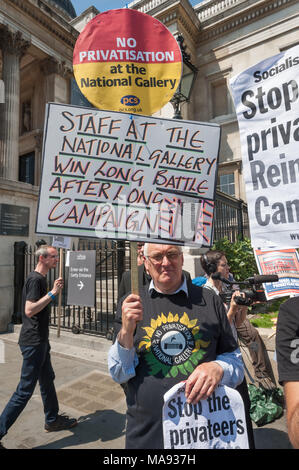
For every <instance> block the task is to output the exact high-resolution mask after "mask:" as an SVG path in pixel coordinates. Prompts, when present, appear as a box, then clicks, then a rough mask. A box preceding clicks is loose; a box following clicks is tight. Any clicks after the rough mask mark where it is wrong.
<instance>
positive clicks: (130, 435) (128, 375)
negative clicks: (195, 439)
mask: <svg viewBox="0 0 299 470" xmlns="http://www.w3.org/2000/svg"><path fill="white" fill-rule="evenodd" d="M144 255H145V267H146V269H147V270H148V272H149V274H150V276H151V278H152V281H151V282H150V284H149V286H148V285H147V286H143V287H142V288H141V289H140V295H134V294H131V295H129V296H128V297H126V298H125V299H124V300H123V302H120V303H119V305H118V310H117V315H116V322H115V329H116V332H117V338H116V341H115V343H114V344H113V345H112V346H111V348H110V351H109V370H110V373H111V375H112V377H113V379H114V380H115V381H116V382H118V383H126V382H127V385H128V392H127V405H128V411H127V433H126V448H144V449H145V448H151V449H159V448H160V449H161V448H163V447H164V443H163V426H162V409H163V396H164V394H165V393H166V392H167V390H169V389H170V388H171V387H173V386H174V385H175V384H177V383H179V382H180V381H182V380H184V381H186V385H185V396H186V399H187V402H188V403H192V404H196V403H198V402H199V400H203V399H206V398H207V397H209V396H211V395H212V394H213V392H214V391H215V389H216V387H217V385H218V384H222V385H228V386H229V387H233V388H234V387H235V386H237V385H238V384H239V383H240V382H241V381H242V380H243V377H244V373H243V365H242V360H241V354H240V351H239V350H238V347H237V344H236V342H235V340H234V338H233V336H232V333H231V328H230V326H229V323H228V321H227V317H226V314H225V311H224V308H223V305H222V303H221V301H220V300H219V299H218V298H217V297H216V296H214V295H213V293H210V292H204V291H203V289H202V288H201V287H197V286H194V285H193V284H192V283H191V281H187V280H186V278H185V276H183V270H182V267H183V261H184V259H183V253H182V250H181V247H180V246H173V245H158V244H146V245H145V248H144Z"/></svg>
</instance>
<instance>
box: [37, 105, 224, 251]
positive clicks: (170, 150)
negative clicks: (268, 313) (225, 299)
mask: <svg viewBox="0 0 299 470" xmlns="http://www.w3.org/2000/svg"><path fill="white" fill-rule="evenodd" d="M219 139H220V128H219V126H218V125H214V124H203V123H199V122H192V121H182V120H179V121H175V120H173V119H170V120H167V119H161V118H153V117H147V116H139V115H133V114H127V113H115V112H113V111H99V110H96V109H90V108H81V107H75V106H66V105H63V104H57V103H50V104H48V105H47V113H46V122H45V131H44V146H43V170H42V180H41V188H40V196H39V207H38V216H37V223H36V232H37V233H48V234H52V235H53V234H55V235H57V234H60V235H65V236H80V237H81V236H84V237H103V238H113V239H116V238H118V239H127V240H131V241H133V240H135V241H136V240H143V241H147V240H149V241H156V242H159V243H163V242H164V243H180V244H181V243H186V244H188V245H196V246H207V247H208V246H210V245H211V243H212V221H213V208H214V192H215V177H216V174H217V161H218V148H219Z"/></svg>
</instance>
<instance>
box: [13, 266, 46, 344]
mask: <svg viewBox="0 0 299 470" xmlns="http://www.w3.org/2000/svg"><path fill="white" fill-rule="evenodd" d="M47 290H48V289H47V279H46V277H45V276H43V275H42V274H40V273H38V272H37V271H33V272H32V273H30V274H29V276H28V277H27V279H26V281H25V284H24V287H23V293H22V322H23V324H22V329H21V333H20V338H19V344H20V345H21V346H37V345H38V344H40V343H41V342H44V341H46V340H47V339H48V336H49V306H48V305H47V306H46V307H45V308H44V309H43V310H41V311H40V312H39V313H37V314H36V315H33V317H31V318H29V317H27V315H25V302H26V300H31V301H32V302H36V301H38V300H39V299H41V298H42V297H44V296H45V295H46V293H47Z"/></svg>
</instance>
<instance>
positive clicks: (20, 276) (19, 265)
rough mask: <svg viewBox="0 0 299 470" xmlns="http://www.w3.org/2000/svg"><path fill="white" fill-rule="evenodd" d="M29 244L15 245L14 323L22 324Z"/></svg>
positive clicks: (18, 243) (20, 243)
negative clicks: (26, 255) (23, 293)
mask: <svg viewBox="0 0 299 470" xmlns="http://www.w3.org/2000/svg"><path fill="white" fill-rule="evenodd" d="M26 247H27V243H25V242H15V244H14V267H15V270H14V311H13V315H12V322H13V323H15V324H16V323H22V290H23V285H24V281H25V250H26Z"/></svg>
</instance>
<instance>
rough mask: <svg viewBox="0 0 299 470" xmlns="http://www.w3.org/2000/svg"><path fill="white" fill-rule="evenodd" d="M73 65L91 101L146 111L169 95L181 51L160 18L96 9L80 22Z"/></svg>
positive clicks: (178, 75)
mask: <svg viewBox="0 0 299 470" xmlns="http://www.w3.org/2000/svg"><path fill="white" fill-rule="evenodd" d="M73 67H74V75H75V79H76V81H77V84H78V86H79V88H80V90H81V92H82V93H83V95H84V96H85V97H86V98H87V99H88V100H89V101H90V103H92V104H93V105H94V106H95V107H97V108H100V109H106V110H112V111H120V112H128V113H130V112H132V113H135V114H147V115H151V114H153V113H155V112H156V111H158V110H159V109H161V108H162V107H163V106H164V105H165V104H166V103H168V101H169V100H170V99H171V98H172V96H173V95H174V93H175V91H176V89H177V87H178V85H179V82H180V79H181V73H182V55H181V50H180V47H179V45H178V43H177V41H176V40H175V38H174V37H173V35H172V34H171V33H170V31H169V30H168V29H167V28H166V27H165V26H164V25H163V24H162V23H161V22H160V21H158V20H157V19H155V18H153V17H151V16H149V15H146V14H144V13H141V12H139V11H136V10H130V9H128V8H125V9H119V10H109V11H107V12H104V13H100V14H99V15H97V16H96V17H95V18H93V19H92V20H91V21H90V22H89V23H88V24H87V25H86V27H85V28H84V30H83V31H82V33H81V34H80V36H79V37H78V40H77V42H76V45H75V49H74V60H73Z"/></svg>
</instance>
